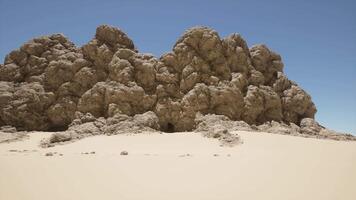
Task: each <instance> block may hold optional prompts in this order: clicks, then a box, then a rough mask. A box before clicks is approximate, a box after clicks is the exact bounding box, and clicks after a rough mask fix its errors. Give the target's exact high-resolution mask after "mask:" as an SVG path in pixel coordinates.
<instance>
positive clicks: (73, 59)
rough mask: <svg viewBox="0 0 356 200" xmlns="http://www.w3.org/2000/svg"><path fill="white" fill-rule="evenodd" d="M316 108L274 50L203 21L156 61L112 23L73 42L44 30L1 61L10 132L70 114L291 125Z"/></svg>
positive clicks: (186, 124)
mask: <svg viewBox="0 0 356 200" xmlns="http://www.w3.org/2000/svg"><path fill="white" fill-rule="evenodd" d="M315 112H316V108H315V106H314V104H313V102H312V100H311V97H310V96H309V95H308V94H307V93H306V92H305V91H304V90H303V89H302V88H300V87H299V86H298V85H297V84H296V83H295V82H293V81H290V80H288V78H287V77H286V76H285V74H284V73H283V63H282V60H281V56H280V55H278V54H277V53H275V52H273V51H272V50H270V49H269V48H268V47H267V46H265V45H255V46H253V47H251V48H248V46H247V43H246V42H245V41H244V39H243V38H242V37H241V36H240V35H239V34H232V35H230V36H228V37H226V38H220V36H219V35H218V33H217V32H216V31H214V30H212V29H210V28H207V27H194V28H191V29H189V30H187V31H186V32H185V33H184V34H183V35H182V36H181V38H179V39H178V41H177V42H176V44H175V45H174V47H173V50H172V52H169V53H166V54H164V55H162V56H161V57H160V58H155V57H153V56H152V55H149V54H142V53H138V51H137V50H136V49H135V46H134V44H133V42H132V40H131V39H129V37H128V36H127V35H126V34H125V33H123V32H122V31H121V30H120V29H117V28H114V27H111V26H107V25H102V26H99V27H98V28H97V31H96V35H95V38H94V39H92V40H91V41H90V42H89V43H88V44H86V45H84V46H83V47H81V48H78V47H76V46H74V44H73V43H72V42H70V41H69V40H68V39H67V38H66V37H64V36H63V35H61V34H54V35H51V36H43V37H39V38H35V39H33V40H31V41H29V42H27V43H25V44H24V45H22V46H21V47H20V48H19V49H17V50H14V51H12V52H10V53H9V54H8V55H7V56H6V58H5V61H4V64H1V65H0V126H2V125H11V126H14V127H16V128H17V129H18V130H62V129H67V127H68V125H69V124H71V123H73V122H75V119H76V118H77V115H78V113H82V115H85V114H86V113H90V114H91V115H92V116H93V117H94V118H103V119H105V120H107V119H115V118H117V116H123V115H124V116H127V117H128V118H129V119H130V120H131V121H135V120H139V121H140V123H143V124H144V123H145V122H142V120H145V119H146V118H147V119H150V120H153V119H155V120H153V121H155V124H154V125H150V126H151V127H152V128H154V129H160V130H164V131H186V130H192V129H194V128H196V125H197V124H196V120H195V119H196V116H197V114H199V115H200V114H201V115H206V114H216V115H224V116H226V117H227V118H228V119H230V120H233V121H245V122H247V123H248V124H250V125H252V124H254V125H261V124H263V123H266V122H270V121H277V122H283V123H286V124H289V123H293V124H297V125H298V126H299V125H301V124H300V123H301V122H305V120H304V121H303V119H304V118H314V114H315ZM144 113H149V117H140V114H144ZM115 116H116V117H115ZM145 116H146V115H145ZM119 118H120V117H119ZM156 119H157V120H156ZM156 123H157V124H156ZM304 124H305V123H303V124H302V125H304ZM112 126H113V125H112ZM93 127H94V126H93ZM113 127H115V126H113ZM117 127H120V126H117Z"/></svg>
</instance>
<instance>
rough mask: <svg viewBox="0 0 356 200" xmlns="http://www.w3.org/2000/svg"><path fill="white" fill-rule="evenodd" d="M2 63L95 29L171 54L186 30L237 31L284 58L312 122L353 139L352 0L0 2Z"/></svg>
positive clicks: (355, 56) (79, 41)
mask: <svg viewBox="0 0 356 200" xmlns="http://www.w3.org/2000/svg"><path fill="white" fill-rule="evenodd" d="M0 9H1V12H0V27H1V28H0V59H1V60H2V61H0V62H1V63H3V58H4V57H5V55H6V54H7V53H9V52H10V51H11V50H13V49H16V48H18V47H20V45H21V44H22V43H24V42H25V41H27V40H29V39H31V38H33V37H37V36H40V35H46V34H52V33H58V32H60V33H64V34H65V35H66V36H67V37H69V38H70V40H72V41H73V42H74V43H75V44H76V45H78V46H81V45H83V44H84V43H86V42H88V41H89V40H90V39H91V38H92V37H93V36H94V34H95V28H96V27H97V26H98V25H100V24H110V25H114V26H117V27H119V28H121V29H122V30H124V31H125V32H126V33H127V34H128V35H129V37H130V38H131V39H132V40H133V41H134V43H135V45H136V46H137V47H138V49H139V50H140V51H141V52H150V53H153V54H155V55H156V56H160V55H161V54H162V53H163V52H167V51H170V50H171V48H172V46H173V45H174V43H175V41H176V39H177V38H178V37H179V36H180V35H181V34H182V33H183V32H184V30H186V29H187V28H189V27H192V26H195V25H205V26H209V27H212V28H213V29H215V30H217V31H218V32H219V34H220V36H221V37H224V36H227V35H228V34H230V33H234V32H237V33H240V34H242V36H243V37H244V38H245V39H246V41H247V43H248V45H249V46H251V45H253V44H257V43H265V44H267V45H268V46H269V47H270V48H271V49H272V50H274V51H276V52H278V53H280V54H281V55H282V58H283V61H284V64H285V73H286V74H287V75H288V77H289V78H290V79H291V80H294V81H296V82H297V83H298V84H299V85H301V86H302V88H304V89H305V90H306V91H307V92H309V93H310V94H311V96H312V97H313V101H314V102H315V104H316V106H317V108H318V112H317V115H316V118H317V120H318V121H319V122H320V123H321V124H323V125H326V126H327V127H330V128H332V129H335V130H339V131H346V132H351V133H353V134H356V12H355V11H356V1H352V0H337V1H336V0H334V1H333V0H328V1H322V0H320V1H319V0H300V1H298V0H295V1H283V0H279V1H273V0H271V1H263V0H261V1H257V0H248V1H247V0H246V1H239V0H235V1H229V0H225V1H224V0H220V1H194V0H191V1H186V0H180V1H167V0H166V1H160V0H157V1H148V0H147V1H135V0H126V1H120V0H116V1H115V0H107V1H105V0H101V1H99V0H85V1H84V0H83V1H75V0H60V1H59V0H56V1H50V0H26V1H24V0H0Z"/></svg>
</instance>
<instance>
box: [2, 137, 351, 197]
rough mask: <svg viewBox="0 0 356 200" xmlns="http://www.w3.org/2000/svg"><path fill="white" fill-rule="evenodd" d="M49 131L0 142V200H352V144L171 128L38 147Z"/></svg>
mask: <svg viewBox="0 0 356 200" xmlns="http://www.w3.org/2000/svg"><path fill="white" fill-rule="evenodd" d="M48 134H49V133H33V134H31V135H30V138H29V139H25V140H24V141H19V142H13V143H5V144H0V199H1V200H16V199H18V200H30V199H31V200H32V199H33V200H42V199H43V200H44V199H46V200H47V199H51V200H57V199H58V200H69V199H70V200H78V199H85V200H89V199H96V200H98V199H105V200H111V199H115V200H117V199H120V200H126V199H130V200H134V199H154V200H160V199H162V200H166V199H170V200H172V199H173V200H174V199H179V200H181V199H194V200H198V199H199V200H200V199H201V200H209V199H211V200H217V199H219V200H224V199H234V200H236V199H264V200H266V199H273V200H276V199H283V200H285V199H289V200H292V199H298V200H300V199H313V200H317V199H322V200H327V199H333V200H334V199H343V200H347V199H350V200H351V199H355V198H356V142H341V141H332V140H318V139H310V138H301V137H293V136H285V135H276V134H268V133H251V132H239V134H240V135H241V136H242V139H243V140H244V143H243V144H242V145H239V146H237V147H220V146H219V143H218V141H217V140H214V139H209V138H203V137H201V136H200V135H199V134H194V133H193V134H192V133H174V134H138V135H116V136H95V137H90V138H86V139H83V140H80V141H77V142H75V143H71V144H67V145H60V146H56V147H53V148H48V149H40V148H39V147H38V143H39V141H40V140H41V139H42V138H43V137H45V136H48ZM12 150H18V152H13V151H12ZM24 150H25V151H24ZM123 150H126V151H128V153H129V155H127V156H122V155H120V152H121V151H123ZM19 151H20V152H19ZM92 151H95V154H90V153H89V154H83V153H84V152H92ZM47 152H57V153H55V154H54V155H53V156H45V155H44V154H45V153H47ZM59 154H63V155H62V156H60V155H59ZM186 154H189V156H187V155H186ZM214 154H216V155H214Z"/></svg>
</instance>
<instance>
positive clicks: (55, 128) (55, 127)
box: [48, 125, 69, 132]
mask: <svg viewBox="0 0 356 200" xmlns="http://www.w3.org/2000/svg"><path fill="white" fill-rule="evenodd" d="M68 128H69V127H68V126H65V125H63V126H53V127H50V128H49V129H48V132H60V131H66V130H68Z"/></svg>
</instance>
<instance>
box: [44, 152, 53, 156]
mask: <svg viewBox="0 0 356 200" xmlns="http://www.w3.org/2000/svg"><path fill="white" fill-rule="evenodd" d="M45 156H53V153H52V152H48V153H46V154H45Z"/></svg>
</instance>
